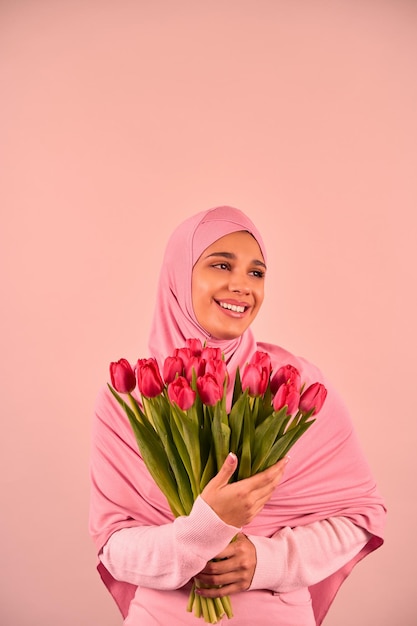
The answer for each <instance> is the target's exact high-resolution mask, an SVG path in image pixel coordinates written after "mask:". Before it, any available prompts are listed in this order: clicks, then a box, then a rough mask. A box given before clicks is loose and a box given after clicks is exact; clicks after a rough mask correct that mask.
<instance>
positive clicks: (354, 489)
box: [90, 207, 385, 625]
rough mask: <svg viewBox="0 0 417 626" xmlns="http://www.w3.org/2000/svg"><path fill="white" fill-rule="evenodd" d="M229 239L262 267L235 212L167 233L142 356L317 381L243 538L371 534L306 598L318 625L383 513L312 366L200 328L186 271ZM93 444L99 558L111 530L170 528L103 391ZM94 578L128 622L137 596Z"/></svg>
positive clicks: (338, 405) (374, 540)
mask: <svg viewBox="0 0 417 626" xmlns="http://www.w3.org/2000/svg"><path fill="white" fill-rule="evenodd" d="M236 230H247V231H249V232H250V233H251V234H252V235H253V236H254V237H255V238H256V239H257V241H258V243H259V245H260V248H261V251H262V253H263V255H264V259H265V257H266V255H265V250H264V247H263V243H262V240H261V237H260V235H259V233H258V231H257V229H256V228H255V226H254V225H253V224H252V222H251V221H250V220H249V219H248V218H247V217H246V216H244V215H243V214H242V213H241V212H240V211H237V210H236V209H232V208H229V207H220V208H218V209H214V210H211V211H208V212H205V213H201V214H198V215H197V216H194V217H193V218H191V219H189V220H187V221H186V222H184V223H183V224H182V225H181V226H180V227H179V228H178V229H177V230H176V231H175V232H174V234H173V236H172V238H171V240H170V242H169V243H168V246H167V252H166V255H165V259H164V262H163V266H162V270H161V276H160V283H159V289H158V294H157V303H156V310H155V316H154V320H153V326H152V332H151V337H150V342H149V346H150V353H151V355H153V356H155V357H156V358H157V359H158V361H159V362H160V363H161V362H162V361H163V359H164V357H165V356H167V355H168V354H170V353H171V352H172V350H173V349H174V348H175V347H181V346H182V345H183V344H184V341H185V339H187V338H191V337H199V338H200V339H202V340H205V341H206V342H207V344H208V345H214V346H219V347H220V348H221V349H222V350H223V351H224V352H225V353H226V355H227V360H228V364H229V367H230V368H231V369H232V370H233V368H235V367H236V366H237V365H244V363H245V362H246V361H247V360H248V359H249V358H250V356H251V354H252V353H253V352H254V351H255V350H256V349H258V350H262V351H265V352H268V354H269V355H270V357H271V361H272V365H273V368H274V369H277V368H278V367H279V366H281V365H285V364H288V363H289V364H292V365H294V366H295V367H297V368H298V369H299V371H300V373H301V376H302V380H303V382H305V383H306V384H309V383H311V382H314V381H321V382H323V383H324V384H325V385H326V387H327V389H328V395H327V398H326V402H325V404H324V406H323V408H322V410H321V412H320V414H319V415H318V416H317V419H316V422H315V423H314V425H313V426H312V427H311V428H310V429H309V430H308V431H307V432H306V433H305V434H304V435H303V437H302V438H301V439H300V440H299V441H298V442H297V443H296V444H295V446H294V447H293V448H292V450H291V462H290V463H289V464H288V465H287V468H286V471H285V474H284V478H283V480H282V482H281V483H280V484H279V485H278V487H277V488H276V490H275V492H274V494H273V496H272V498H271V499H270V501H269V502H268V503H267V504H266V505H265V507H264V509H263V510H262V511H261V513H260V514H259V515H258V516H257V517H256V518H255V519H254V520H253V521H252V522H251V523H250V524H249V525H248V526H247V527H245V528H244V532H245V533H246V534H248V535H262V536H265V537H272V536H273V535H274V534H275V533H276V532H277V531H279V530H280V529H281V528H283V527H285V526H290V527H295V526H299V525H306V524H309V523H311V522H314V521H317V520H322V519H326V518H327V517H331V516H344V517H347V518H348V519H350V520H352V521H353V522H354V523H355V524H357V525H358V526H361V527H362V528H365V529H366V530H367V531H368V532H369V533H371V538H370V540H369V542H368V544H367V545H366V546H365V547H364V548H363V550H362V551H361V552H360V553H359V554H358V555H357V556H356V557H355V558H354V559H352V560H351V562H349V563H347V564H346V565H345V566H344V567H343V568H341V569H340V570H339V571H337V572H335V573H334V574H333V575H332V576H330V577H329V578H327V579H326V580H324V581H322V582H320V583H318V584H316V585H314V586H313V587H311V588H310V593H311V597H312V601H313V609H314V614H315V618H316V623H317V625H319V624H321V622H322V620H323V618H324V616H325V615H326V613H327V611H328V609H329V606H330V604H331V602H332V601H333V598H334V596H335V595H336V593H337V590H338V589H339V587H340V585H341V584H342V582H343V580H345V578H346V577H347V576H348V575H349V573H350V571H351V570H352V568H353V567H354V565H355V564H356V563H357V562H358V561H359V560H361V559H362V558H363V557H365V556H366V555H367V554H369V553H370V552H372V551H373V550H375V549H376V548H377V547H379V546H380V545H381V544H382V543H383V528H384V518H385V508H384V503H383V501H382V499H381V497H380V496H379V494H378V491H377V488H376V485H375V481H374V479H373V477H372V474H371V472H370V469H369V467H368V464H367V462H366V459H365V458H364V455H363V453H362V450H361V447H360V445H359V442H358V440H357V437H356V434H355V432H354V429H353V426H352V422H351V419H350V417H349V414H348V412H347V410H346V407H345V406H344V404H343V402H342V400H341V399H340V397H339V396H338V394H337V392H336V391H335V390H334V389H333V387H332V385H331V384H330V382H329V381H328V380H326V379H325V378H324V377H323V375H322V374H321V372H320V371H319V370H318V369H317V368H316V367H315V366H313V365H312V364H311V363H309V362H307V361H306V360H304V359H302V358H300V357H296V356H294V355H292V354H290V353H289V352H287V351H286V350H284V349H283V348H280V347H279V346H276V345H272V344H267V343H256V341H255V339H254V337H253V334H252V333H251V331H250V330H248V331H246V333H244V335H243V336H242V337H240V338H239V339H238V340H233V341H221V342H220V341H218V340H216V339H214V338H211V337H210V336H208V334H207V333H206V332H205V331H204V329H202V328H201V327H200V326H199V325H198V322H197V320H196V319H195V316H194V313H193V311H192V303H191V272H192V267H193V265H194V263H195V262H196V260H197V259H198V257H199V256H200V254H201V253H202V252H203V250H204V249H205V248H207V247H208V246H209V245H210V244H211V243H213V242H214V241H216V240H217V239H219V238H220V237H222V236H224V235H225V234H229V233H230V232H234V231H236ZM138 356H143V355H138ZM92 441H93V447H92V456H91V476H92V490H91V509H90V532H91V534H92V537H93V539H94V542H95V544H96V548H97V552H98V553H99V552H100V550H101V549H102V547H103V546H104V544H105V543H106V541H107V540H108V538H109V537H110V535H111V534H112V533H113V532H115V531H116V530H118V529H121V528H126V527H130V526H135V525H138V524H139V525H140V524H145V525H161V524H166V523H169V522H170V521H172V519H173V517H172V513H171V511H170V509H169V506H168V503H167V501H166V499H165V497H164V496H163V494H162V493H161V492H160V490H159V489H158V487H157V486H156V485H155V483H154V481H153V479H152V478H151V476H150V474H149V472H148V471H147V469H146V467H145V465H144V463H143V461H142V459H141V457H140V454H139V452H138V449H137V444H136V441H135V439H134V436H133V433H132V430H131V427H130V424H129V423H128V421H127V418H126V416H125V415H124V413H123V411H122V410H121V408H120V407H119V406H118V405H117V403H116V402H115V400H114V398H113V397H112V396H111V394H110V393H109V391H108V390H107V389H103V390H102V392H101V393H100V394H99V397H98V400H97V405H96V411H95V418H94V427H93V438H92ZM325 558H327V557H325ZM98 568H99V571H100V574H101V576H102V578H103V581H104V583H105V584H106V586H107V587H108V589H109V591H110V592H111V594H112V595H113V597H114V599H115V601H116V602H117V604H118V606H119V608H120V610H121V612H122V614H123V615H124V616H126V615H127V612H128V608H129V603H130V601H131V600H132V598H133V596H134V593H135V590H136V587H135V586H133V585H131V584H128V583H124V582H120V581H115V580H114V579H113V578H112V576H111V575H110V573H109V572H108V571H107V570H106V569H105V568H104V566H103V565H102V564H101V563H99V565H98Z"/></svg>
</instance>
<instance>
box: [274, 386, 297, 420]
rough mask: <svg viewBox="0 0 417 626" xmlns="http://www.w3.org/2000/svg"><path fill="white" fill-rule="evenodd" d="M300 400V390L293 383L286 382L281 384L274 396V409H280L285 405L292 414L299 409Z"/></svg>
mask: <svg viewBox="0 0 417 626" xmlns="http://www.w3.org/2000/svg"><path fill="white" fill-rule="evenodd" d="M299 402H300V390H299V389H298V387H296V386H295V385H294V384H293V383H291V382H290V383H284V384H283V385H281V386H280V387H279V389H278V391H277V393H276V394H275V396H274V400H273V406H274V411H279V410H280V409H282V408H283V407H284V406H286V407H287V413H289V414H290V415H292V414H293V413H295V412H296V410H297V409H298V405H299Z"/></svg>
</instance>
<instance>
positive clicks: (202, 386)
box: [197, 374, 223, 406]
mask: <svg viewBox="0 0 417 626" xmlns="http://www.w3.org/2000/svg"><path fill="white" fill-rule="evenodd" d="M197 391H198V394H199V396H200V398H201V401H202V402H203V403H204V404H207V405H208V406H214V405H215V404H217V402H218V401H219V400H221V399H222V397H223V387H222V386H221V385H219V383H218V382H217V380H216V378H215V376H213V375H212V374H204V376H200V377H199V378H197Z"/></svg>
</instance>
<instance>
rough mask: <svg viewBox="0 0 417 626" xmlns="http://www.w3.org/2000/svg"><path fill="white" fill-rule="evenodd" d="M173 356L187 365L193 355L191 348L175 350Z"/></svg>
mask: <svg viewBox="0 0 417 626" xmlns="http://www.w3.org/2000/svg"><path fill="white" fill-rule="evenodd" d="M173 356H178V357H179V358H180V359H181V360H182V362H183V363H186V362H187V361H188V359H191V357H192V356H193V355H192V354H191V350H190V348H175V350H174V354H173Z"/></svg>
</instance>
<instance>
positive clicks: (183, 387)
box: [168, 376, 196, 411]
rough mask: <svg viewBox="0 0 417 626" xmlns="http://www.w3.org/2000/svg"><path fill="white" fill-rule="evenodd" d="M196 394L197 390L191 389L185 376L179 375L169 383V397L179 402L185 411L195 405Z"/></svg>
mask: <svg viewBox="0 0 417 626" xmlns="http://www.w3.org/2000/svg"><path fill="white" fill-rule="evenodd" d="M195 396H196V393H195V391H193V389H191V387H190V385H189V383H188V380H187V379H186V378H184V376H177V378H176V379H175V380H173V381H172V382H171V383H169V385H168V397H169V399H170V401H171V402H175V404H178V406H179V407H180V409H182V410H183V411H187V410H188V409H190V408H191V407H192V406H193V404H194V400H195Z"/></svg>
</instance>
